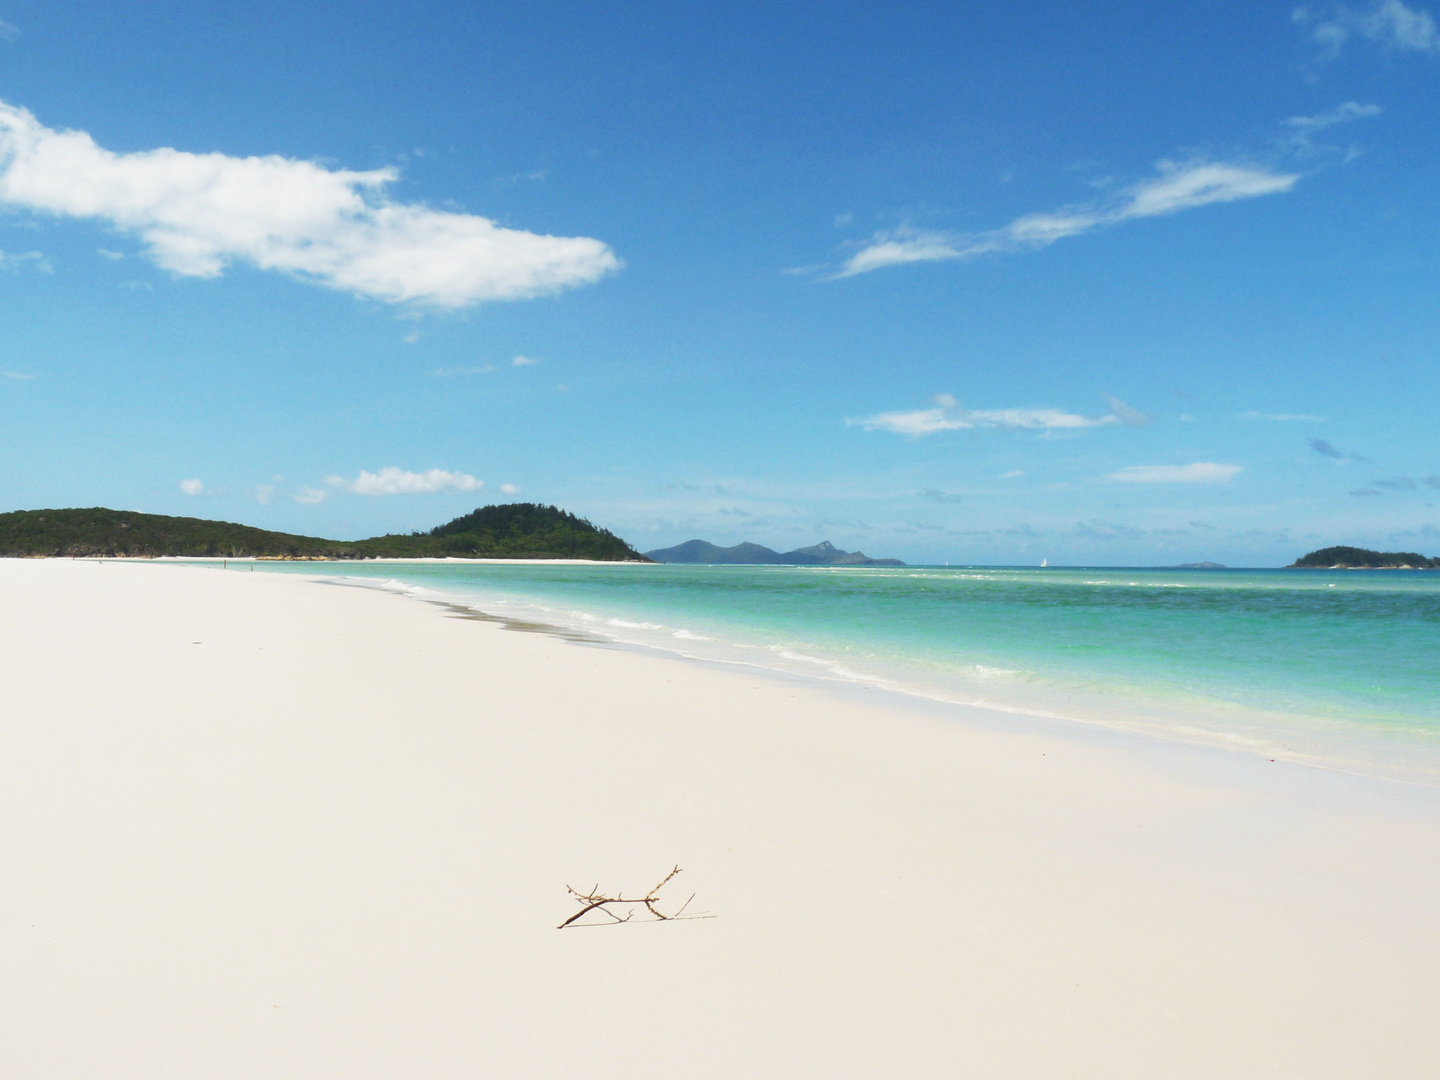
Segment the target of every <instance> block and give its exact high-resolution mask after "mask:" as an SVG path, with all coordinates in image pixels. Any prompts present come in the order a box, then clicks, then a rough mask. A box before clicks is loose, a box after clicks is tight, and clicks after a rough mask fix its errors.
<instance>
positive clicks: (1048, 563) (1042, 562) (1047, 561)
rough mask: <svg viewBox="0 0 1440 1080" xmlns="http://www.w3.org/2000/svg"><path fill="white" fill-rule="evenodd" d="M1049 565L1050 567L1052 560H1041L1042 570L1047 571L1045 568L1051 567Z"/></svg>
mask: <svg viewBox="0 0 1440 1080" xmlns="http://www.w3.org/2000/svg"><path fill="white" fill-rule="evenodd" d="M1049 565H1050V560H1049V559H1041V560H1040V569H1042V570H1043V569H1045V567H1047V566H1049Z"/></svg>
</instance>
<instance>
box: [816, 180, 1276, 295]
mask: <svg viewBox="0 0 1440 1080" xmlns="http://www.w3.org/2000/svg"><path fill="white" fill-rule="evenodd" d="M1299 179H1300V175H1299V174H1298V173H1280V172H1276V171H1274V170H1273V169H1271V168H1269V167H1267V166H1264V165H1255V164H1249V163H1244V162H1225V161H1204V160H1192V161H1184V162H1177V161H1161V162H1160V163H1159V165H1158V166H1157V175H1156V176H1153V177H1151V178H1150V179H1148V180H1144V181H1141V182H1140V183H1138V184H1135V185H1133V186H1131V187H1129V188H1126V189H1124V190H1123V191H1122V192H1120V193H1119V194H1118V195H1117V196H1116V197H1114V198H1113V199H1111V200H1109V201H1106V202H1098V203H1088V204H1085V205H1080V206H1070V207H1065V208H1062V209H1060V210H1053V211H1049V212H1046V213H1038V214H1027V215H1025V216H1024V217H1019V218H1016V219H1015V220H1014V221H1012V222H1010V224H1008V225H1006V226H1004V227H1003V228H1000V229H994V230H992V231H990V232H982V233H952V232H933V231H927V230H923V229H915V228H910V227H908V226H903V227H901V228H898V229H891V230H888V231H885V232H879V233H876V234H875V235H874V236H872V237H871V238H870V240H869V241H867V242H866V244H865V245H864V246H863V247H862V248H861V249H860V250H859V251H857V252H856V253H855V254H854V255H852V256H850V258H849V259H847V260H846V261H845V264H844V265H843V266H842V267H841V268H840V270H839V271H838V272H836V273H835V274H832V275H831V278H830V279H831V280H833V279H836V278H848V277H855V276H856V275H857V274H866V273H869V272H870V271H872V270H879V269H881V268H882V267H886V266H898V265H900V264H902V263H915V262H942V261H948V260H953V259H970V258H974V257H976V256H978V255H986V254H990V253H992V252H1015V251H1029V250H1033V249H1035V248H1042V247H1048V246H1049V245H1051V244H1053V243H1055V242H1056V241H1058V240H1063V239H1065V238H1066V237H1070V236H1079V235H1080V234H1082V233H1087V232H1091V231H1093V230H1095V229H1101V228H1106V227H1109V226H1112V225H1119V224H1120V223H1122V222H1125V221H1134V220H1136V219H1139V218H1151V217H1161V216H1163V215H1166V214H1174V213H1178V212H1179V211H1181V210H1189V209H1192V208H1194V207H1197V206H1208V205H1210V204H1212V203H1226V202H1235V201H1236V200H1239V199H1253V198H1256V197H1258V196H1261V195H1276V194H1279V193H1281V192H1286V191H1289V190H1290V189H1291V188H1293V187H1294V186H1295V184H1296V182H1297V181H1298V180H1299Z"/></svg>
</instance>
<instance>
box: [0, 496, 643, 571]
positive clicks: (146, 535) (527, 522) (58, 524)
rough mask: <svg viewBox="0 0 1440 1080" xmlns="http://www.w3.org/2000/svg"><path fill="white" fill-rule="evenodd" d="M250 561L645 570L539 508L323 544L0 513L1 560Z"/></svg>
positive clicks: (227, 526) (149, 523) (233, 527)
mask: <svg viewBox="0 0 1440 1080" xmlns="http://www.w3.org/2000/svg"><path fill="white" fill-rule="evenodd" d="M167 555H168V556H189V557H199V558H230V559H240V558H247V557H253V558H259V559H376V558H380V559H418V558H446V557H450V558H462V559H487V558H491V559H594V560H597V561H601V562H646V561H648V560H647V559H646V558H645V556H643V555H641V554H640V553H639V552H638V551H636V550H635V549H634V548H632V547H631V546H630V545H629V544H627V543H626V542H625V541H624V540H621V539H620V538H619V537H618V536H616V535H615V534H614V533H612V532H610V531H609V530H608V529H600V528H597V527H596V526H594V525H592V524H590V522H588V521H586V520H585V519H584V518H579V517H576V516H575V515H574V514H571V513H569V512H568V511H565V510H561V509H559V508H557V507H554V506H541V505H540V504H539V503H501V504H499V505H495V506H482V507H480V508H479V509H478V510H475V511H474V512H473V513H469V514H466V515H464V516H463V517H458V518H456V519H455V520H453V521H450V522H447V523H446V524H444V525H439V526H436V527H435V528H433V529H431V530H430V531H429V532H414V533H409V534H408V535H406V534H388V535H385V536H373V537H371V538H370V539H368V540H325V539H322V538H320V537H317V536H294V535H292V534H290V533H280V532H270V531H268V530H266V529H255V528H251V527H250V526H248V525H237V524H235V523H233V522H229V521H207V520H204V519H202V518H188V517H167V516H165V515H163V514H138V513H131V512H129V511H125V510H107V509H104V508H103V507H94V508H91V509H87V510H17V511H14V512H13V513H9V514H0V557H6V558H39V557H44V556H52V557H53V556H73V557H92V556H104V557H107V558H120V557H129V558H157V557H161V556H167Z"/></svg>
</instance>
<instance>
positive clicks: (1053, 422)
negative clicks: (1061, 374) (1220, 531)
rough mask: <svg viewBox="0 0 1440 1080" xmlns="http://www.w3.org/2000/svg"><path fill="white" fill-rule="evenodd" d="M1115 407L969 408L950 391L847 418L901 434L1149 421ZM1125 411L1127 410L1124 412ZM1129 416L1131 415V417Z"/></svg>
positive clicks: (1048, 428) (1114, 401)
mask: <svg viewBox="0 0 1440 1080" xmlns="http://www.w3.org/2000/svg"><path fill="white" fill-rule="evenodd" d="M1109 400H1110V402H1111V409H1112V411H1111V412H1109V413H1107V414H1105V415H1104V416H1081V415H1080V414H1079V413H1071V412H1065V411H1064V410H1062V409H1046V408H1033V409H966V408H963V407H962V406H961V405H960V403H959V402H958V401H956V400H955V398H954V397H953V396H952V395H950V394H937V395H936V396H935V406H934V408H930V409H913V410H911V411H909V412H885V413H878V414H876V415H875V416H868V417H865V418H864V419H861V420H846V421H845V422H846V423H847V424H858V425H859V426H860V427H862V428H864V429H865V430H866V431H893V432H894V433H895V434H897V435H910V436H912V437H919V436H921V435H933V434H935V433H936V432H937V431H964V430H966V429H969V428H1005V429H1009V430H1012V431H1065V430H1076V429H1080V428H1092V427H1106V426H1109V425H1111V424H1124V425H1127V426H1138V425H1141V424H1144V423H1148V422H1149V417H1147V416H1145V414H1144V413H1142V412H1138V411H1137V410H1135V409H1132V408H1130V407H1129V406H1128V405H1126V404H1125V403H1124V402H1123V401H1120V400H1118V399H1116V398H1110V399H1109ZM1122 411H1123V414H1124V415H1122ZM1127 417H1128V418H1127Z"/></svg>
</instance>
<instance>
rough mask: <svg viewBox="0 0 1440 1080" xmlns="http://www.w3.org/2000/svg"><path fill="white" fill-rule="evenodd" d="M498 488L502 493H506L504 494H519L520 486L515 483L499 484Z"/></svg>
mask: <svg viewBox="0 0 1440 1080" xmlns="http://www.w3.org/2000/svg"><path fill="white" fill-rule="evenodd" d="M500 490H501V492H502V493H504V494H506V495H519V494H520V488H519V486H518V485H516V484H501V485H500Z"/></svg>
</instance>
